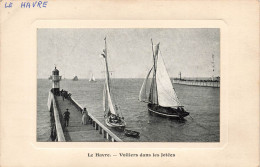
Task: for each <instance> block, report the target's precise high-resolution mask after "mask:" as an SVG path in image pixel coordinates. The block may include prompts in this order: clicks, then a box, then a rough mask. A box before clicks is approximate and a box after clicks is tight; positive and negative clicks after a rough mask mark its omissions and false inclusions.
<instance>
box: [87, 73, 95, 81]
mask: <svg viewBox="0 0 260 167" xmlns="http://www.w3.org/2000/svg"><path fill="white" fill-rule="evenodd" d="M89 82H96V79H95V77H94V75H93V73H92V74H91V77H90V78H89Z"/></svg>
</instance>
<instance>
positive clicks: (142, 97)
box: [139, 67, 153, 102]
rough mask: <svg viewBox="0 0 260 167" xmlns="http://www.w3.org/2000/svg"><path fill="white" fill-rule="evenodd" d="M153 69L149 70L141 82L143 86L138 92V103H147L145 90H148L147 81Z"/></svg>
mask: <svg viewBox="0 0 260 167" xmlns="http://www.w3.org/2000/svg"><path fill="white" fill-rule="evenodd" d="M152 69H153V67H152V68H151V69H150V70H149V72H148V74H147V76H146V78H145V80H144V82H143V85H142V88H141V90H140V93H139V101H142V102H148V97H147V89H149V88H150V86H151V85H149V84H148V79H149V76H150V74H151V71H152Z"/></svg>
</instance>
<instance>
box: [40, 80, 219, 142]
mask: <svg viewBox="0 0 260 167" xmlns="http://www.w3.org/2000/svg"><path fill="white" fill-rule="evenodd" d="M142 82H143V79H113V80H112V85H113V86H112V89H113V95H114V97H115V102H116V103H117V104H118V106H119V107H120V109H121V111H122V113H123V116H124V117H125V121H126V123H127V127H126V128H127V129H132V130H136V131H138V132H140V138H139V139H135V138H130V137H126V136H124V134H123V133H120V132H117V131H114V130H112V131H113V132H114V133H115V134H116V135H117V136H118V137H120V138H121V139H122V140H123V141H131V142H218V141H219V139H220V120H219V115H220V106H219V104H220V92H219V88H211V87H196V86H187V85H178V84H174V88H175V90H176V93H177V95H178V97H179V100H180V101H181V103H182V104H183V105H184V106H185V109H186V110H187V111H188V112H190V115H191V117H190V116H188V117H186V121H185V122H180V121H178V120H172V119H167V118H162V117H157V116H151V115H149V114H148V110H147V104H146V103H141V102H139V101H138V94H139V91H140V88H141V86H142ZM103 84H104V81H103V80H97V82H94V83H91V82H89V81H88V80H78V81H72V80H62V81H61V84H60V85H61V89H65V90H68V91H69V92H70V93H72V97H73V98H74V99H75V100H76V101H77V102H79V104H81V105H82V106H83V107H84V106H85V107H86V108H87V109H88V110H89V112H91V113H92V114H93V115H94V116H95V117H96V118H97V119H98V120H100V122H102V123H104V117H103V115H104V112H103V107H102V98H103ZM51 86H52V85H51V81H49V80H47V79H38V90H37V93H38V95H37V141H49V137H50V117H49V112H48V109H47V100H48V91H49V89H50V88H51ZM104 124H105V123H104Z"/></svg>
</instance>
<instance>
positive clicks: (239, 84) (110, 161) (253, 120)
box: [0, 0, 259, 167]
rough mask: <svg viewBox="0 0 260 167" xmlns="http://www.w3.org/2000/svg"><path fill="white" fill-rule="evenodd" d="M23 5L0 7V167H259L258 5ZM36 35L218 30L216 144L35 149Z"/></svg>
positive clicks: (48, 145)
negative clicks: (65, 31)
mask: <svg viewBox="0 0 260 167" xmlns="http://www.w3.org/2000/svg"><path fill="white" fill-rule="evenodd" d="M10 2H12V7H9V8H8V7H6V5H7V6H8V5H9V6H10ZM28 2H30V3H31V6H30V8H28V7H27V8H24V6H23V5H24V4H21V2H20V1H1V2H0V7H1V11H0V19H1V22H0V24H1V31H0V37H1V45H0V47H1V52H0V54H1V57H0V58H1V59H0V60H1V74H0V76H1V89H0V92H1V98H0V99H1V101H0V102H1V105H0V106H1V110H0V114H1V115H0V119H1V120H0V133H1V135H0V166H3V167H9V166H28V167H29V166H63V167H64V166H115V164H116V165H120V166H134V165H135V166H159V165H160V166H162V165H163V166H180V167H181V166H193V167H201V166H207V167H209V166H232V167H233V166H234V167H239V166H241V167H244V166H248V167H251V166H252V167H255V166H259V2H258V1H256V0H251V1H149V2H148V1H77V0H75V1H46V3H45V7H43V6H41V8H39V7H37V6H36V7H32V6H33V4H32V3H33V1H28ZM44 2H45V1H43V3H42V4H41V5H43V4H44ZM21 6H22V7H21ZM25 6H26V5H25ZM39 28H220V30H221V35H220V38H221V41H220V43H221V44H220V45H221V48H220V51H221V54H220V62H221V63H220V76H221V88H220V142H216V143H213V142H210V143H200V142H194V143H191V142H190V143H185V142H167V143H164V142H155V143H149V142H148V143H142V142H140V143H128V142H126V143H112V142H109V143H108V142H107V143H98V142H94V143H93V142H92V143H82V142H76V143H75V142H70V143H57V142H40V143H39V142H37V141H36V121H37V120H36V118H37V115H36V114H37V105H36V104H37V29H39ZM137 98H138V97H137ZM120 153H129V154H133V156H132V157H120V156H119V155H120ZM141 153H142V154H151V155H153V154H159V155H161V154H167V155H169V156H168V157H166V156H164V157H161V156H160V157H140V156H139V157H135V156H134V154H138V155H140V154H141ZM92 154H93V156H94V157H92V156H91V155H92ZM98 154H110V155H111V157H95V156H96V155H98ZM170 154H171V155H173V154H174V156H172V157H170ZM113 155H117V156H113Z"/></svg>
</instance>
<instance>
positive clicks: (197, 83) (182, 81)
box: [173, 79, 220, 88]
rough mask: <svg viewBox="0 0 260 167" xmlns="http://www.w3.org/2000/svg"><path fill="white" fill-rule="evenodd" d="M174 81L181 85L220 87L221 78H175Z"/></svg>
mask: <svg viewBox="0 0 260 167" xmlns="http://www.w3.org/2000/svg"><path fill="white" fill-rule="evenodd" d="M173 83H175V84H181V85H192V86H204V87H215V88H219V87H220V81H219V80H213V81H212V80H192V79H174V80H173Z"/></svg>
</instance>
